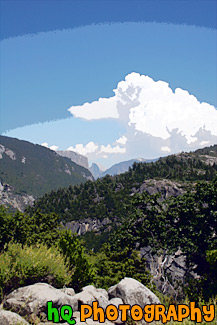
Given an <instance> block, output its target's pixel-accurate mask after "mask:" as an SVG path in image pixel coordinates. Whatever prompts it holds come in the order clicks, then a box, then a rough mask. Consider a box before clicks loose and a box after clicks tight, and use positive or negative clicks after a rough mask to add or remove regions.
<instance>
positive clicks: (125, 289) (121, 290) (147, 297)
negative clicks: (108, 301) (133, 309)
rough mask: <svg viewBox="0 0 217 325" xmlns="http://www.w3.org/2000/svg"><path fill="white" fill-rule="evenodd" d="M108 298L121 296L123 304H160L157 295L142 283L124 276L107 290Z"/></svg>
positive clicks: (142, 305)
mask: <svg viewBox="0 0 217 325" xmlns="http://www.w3.org/2000/svg"><path fill="white" fill-rule="evenodd" d="M108 294H109V297H110V298H115V297H118V298H121V299H122V300H123V302H124V304H129V305H131V306H133V305H139V306H141V307H142V308H144V306H145V305H148V304H160V300H159V299H158V297H157V296H156V295H155V294H154V293H153V292H152V291H151V290H149V289H148V288H147V287H145V286H144V285H143V284H142V283H140V282H138V281H137V280H135V279H132V278H124V279H123V280H121V281H120V282H119V283H118V284H116V285H114V286H112V287H110V288H109V290H108Z"/></svg>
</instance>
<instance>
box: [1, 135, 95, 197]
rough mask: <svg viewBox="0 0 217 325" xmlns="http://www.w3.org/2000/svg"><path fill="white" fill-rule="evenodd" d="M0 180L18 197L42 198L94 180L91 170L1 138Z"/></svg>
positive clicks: (20, 142) (39, 149)
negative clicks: (47, 193)
mask: <svg viewBox="0 0 217 325" xmlns="http://www.w3.org/2000/svg"><path fill="white" fill-rule="evenodd" d="M0 158H1V159H0V180H1V182H2V183H3V184H9V186H11V187H12V188H13V189H14V192H15V193H18V194H28V195H33V196H34V198H37V197H41V196H42V195H44V194H45V193H46V192H49V191H51V190H57V189H58V188H60V187H66V186H69V185H75V184H80V183H83V182H85V181H86V179H92V175H91V173H90V172H89V170H87V169H85V168H84V167H82V166H79V165H77V164H75V163H74V162H72V161H71V160H70V159H68V158H64V157H61V156H59V155H57V154H56V153H55V152H54V151H52V150H50V149H48V148H45V147H43V146H40V145H34V144H32V143H30V142H27V141H22V140H18V139H15V138H9V137H4V136H0Z"/></svg>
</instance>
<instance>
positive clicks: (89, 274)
mask: <svg viewBox="0 0 217 325" xmlns="http://www.w3.org/2000/svg"><path fill="white" fill-rule="evenodd" d="M55 252H56V255H55ZM0 253H1V255H0V264H2V266H1V269H0V270H1V271H0V273H1V275H0V291H2V292H4V293H7V292H8V290H10V289H12V288H13V289H15V288H18V287H19V285H21V284H22V285H25V284H27V283H29V284H30V283H34V282H37V280H39V279H42V278H44V279H45V278H46V279H50V280H52V281H51V282H52V283H53V284H56V285H57V286H61V285H64V284H68V285H71V286H73V287H74V288H75V289H77V290H79V289H81V287H82V286H84V285H86V284H89V283H91V282H92V280H93V271H92V266H91V265H90V264H89V262H88V260H87V258H86V255H85V252H84V248H83V246H82V244H81V243H80V241H79V239H78V238H77V236H75V235H74V236H72V235H71V234H70V232H69V231H66V230H64V229H62V227H61V225H60V224H59V222H58V217H57V216H55V215H53V214H50V215H48V214H46V215H43V214H42V213H40V212H37V213H35V214H34V215H32V216H29V215H28V214H26V213H21V212H17V213H16V214H12V213H9V212H8V211H7V210H6V209H5V208H4V207H2V206H1V207H0ZM34 255H35V256H36V257H37V259H38V260H36V259H35V258H34ZM55 259H56V262H55ZM1 261H4V263H3V262H2V263H1ZM6 261H7V262H6ZM58 262H59V267H62V270H63V271H62V272H59V271H60V269H58ZM9 272H11V277H9V275H8V274H9ZM58 272H59V273H58ZM37 274H38V277H37ZM22 276H23V281H24V282H22Z"/></svg>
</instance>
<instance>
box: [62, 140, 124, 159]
mask: <svg viewBox="0 0 217 325" xmlns="http://www.w3.org/2000/svg"><path fill="white" fill-rule="evenodd" d="M67 150H69V151H74V152H77V153H79V154H80V155H84V156H90V155H92V154H95V155H98V156H101V157H103V158H107V157H108V156H107V154H118V153H125V152H126V148H121V147H120V146H113V147H112V146H111V145H110V144H108V145H107V146H104V145H101V146H99V145H97V144H96V143H94V142H93V141H90V142H89V143H87V144H86V145H83V144H81V143H79V144H76V145H75V146H74V147H73V146H70V147H69V148H67Z"/></svg>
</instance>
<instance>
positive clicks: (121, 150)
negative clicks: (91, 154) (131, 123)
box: [99, 144, 126, 153]
mask: <svg viewBox="0 0 217 325" xmlns="http://www.w3.org/2000/svg"><path fill="white" fill-rule="evenodd" d="M125 152H126V148H121V147H119V146H115V147H112V146H111V145H110V144H108V145H107V146H104V145H102V146H101V149H100V152H99V153H125Z"/></svg>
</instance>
